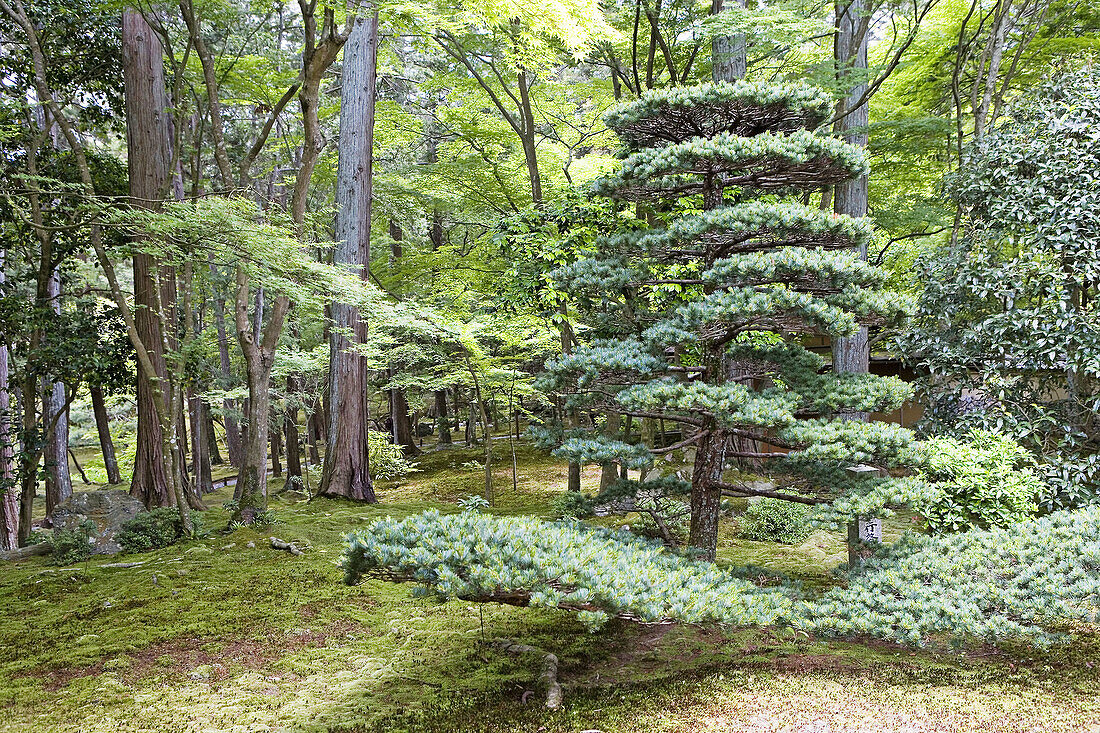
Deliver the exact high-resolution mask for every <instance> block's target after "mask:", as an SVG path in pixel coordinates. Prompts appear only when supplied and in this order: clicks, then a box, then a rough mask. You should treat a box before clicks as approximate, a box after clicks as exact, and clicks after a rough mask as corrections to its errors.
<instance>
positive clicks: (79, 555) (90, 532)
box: [52, 519, 99, 565]
mask: <svg viewBox="0 0 1100 733" xmlns="http://www.w3.org/2000/svg"><path fill="white" fill-rule="evenodd" d="M98 531H99V528H98V527H96V523H95V522H93V521H92V520H90V519H85V520H84V521H83V522H81V524H80V526H79V527H77V528H76V529H58V530H54V533H53V548H52V556H53V562H54V564H55V565H72V564H73V563H78V562H83V561H84V560H87V559H88V558H89V557H91V556H92V538H93V537H94V536H95V534H96V532H98Z"/></svg>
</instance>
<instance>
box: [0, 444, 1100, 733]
mask: <svg viewBox="0 0 1100 733" xmlns="http://www.w3.org/2000/svg"><path fill="white" fill-rule="evenodd" d="M495 447H497V448H499V449H500V452H499V454H496V455H498V456H499V457H498V460H497V463H496V472H495V484H496V492H495V506H494V507H493V508H492V509H491V511H493V512H496V513H501V514H536V515H542V516H550V515H551V513H552V510H551V500H552V499H553V497H554V496H556V495H557V494H559V493H560V492H561V491H562V490H563V489H564V486H565V467H564V465H563V464H561V463H560V462H558V461H556V460H553V459H550V458H548V457H546V456H545V455H541V454H539V453H538V452H536V451H534V450H533V449H531V448H530V447H527V446H521V449H520V465H519V477H520V478H519V481H518V488H516V489H513V488H512V478H511V456H510V454H509V453H508V446H507V443H506V442H504V441H501V442H500V443H499V444H498V445H497V446H495ZM481 455H482V454H481V453H480V450H478V449H471V450H466V449H461V448H455V449H450V450H444V451H436V452H430V453H428V454H426V455H425V456H424V457H423V458H421V459H420V464H421V469H422V472H420V473H415V474H412V475H411V476H409V477H408V479H407V480H405V481H403V482H401V483H400V484H387V485H382V486H380V487H379V495H380V499H381V503H379V504H377V505H373V506H367V505H361V504H355V503H351V502H346V501H338V500H330V499H315V500H313V501H306V499H305V497H304V496H303V495H301V494H297V493H291V492H287V493H283V494H280V493H278V492H279V488H280V482H278V481H273V482H272V484H271V489H272V493H273V496H272V499H271V506H272V507H273V508H274V509H275V511H276V514H277V516H278V517H279V523H278V524H276V525H274V526H273V527H267V528H263V529H261V530H256V529H251V528H244V529H238V530H236V531H234V532H232V533H229V534H219V533H218V532H215V533H214V534H213V535H211V536H210V537H207V538H205V539H202V540H199V541H196V542H191V543H187V544H182V545H175V546H172V547H168V548H163V549H160V550H154V551H152V552H150V553H147V554H143V555H140V556H132V557H130V558H127V559H132V560H140V561H143V562H142V564H141V565H138V566H136V567H132V568H107V567H104V565H106V564H108V563H111V562H117V560H116V559H115V558H101V557H94V558H93V559H92V560H90V561H88V562H87V563H84V564H81V566H80V567H79V568H78V569H72V568H55V567H51V566H49V565H48V564H47V563H46V560H45V559H44V558H34V559H31V560H27V561H24V562H20V563H14V564H8V565H5V566H4V572H3V574H2V575H0V707H3V709H4V716H5V718H4V720H5V726H4V729H5V731H8V730H10V731H13V733H20V732H26V733H31V732H32V731H33V732H34V733H38V732H39V731H48V730H58V731H62V730H73V729H76V728H79V729H81V730H86V731H89V732H92V733H98V732H99V731H111V732H112V733H113V732H115V731H136V730H142V729H145V730H157V731H184V730H188V729H194V728H195V727H196V726H201V727H204V728H211V729H222V728H224V729H231V728H233V727H234V726H236V727H237V728H238V729H245V730H263V729H265V728H284V729H288V730H295V731H297V730H318V731H320V730H347V731H366V730H387V729H388V730H448V731H461V730H495V731H521V730H522V731H528V730H535V729H537V728H538V727H539V726H546V728H547V731H548V733H549V732H552V731H576V730H584V729H586V728H597V729H600V730H603V731H606V732H607V733H611V731H628V730H640V729H645V730H687V729H695V728H698V727H705V726H694V727H693V724H692V723H693V721H705V720H707V719H708V716H722V715H732V713H730V711H731V710H734V711H736V710H737V709H739V708H737V705H739V704H743V705H745V706H746V708H745V709H751V704H750V702H751V701H750V698H749V696H750V693H753V694H758V695H759V699H760V700H761V701H762V702H761V703H760V704H761V705H763V704H764V703H765V702H768V703H770V704H773V705H774V706H775V710H778V711H782V710H797V709H798V705H799V704H807V705H808V704H811V703H812V704H816V703H813V700H814V699H815V698H814V695H816V694H817V693H816V692H815V690H822V689H824V690H826V691H828V694H830V695H832V696H833V698H834V699H836V700H839V701H841V702H844V701H849V702H851V704H852V705H853V706H854V709H856V708H859V709H862V708H860V706H868V705H872V704H874V705H887V706H895V707H899V708H902V709H910V708H913V706H912V705H910V706H909V708H906V707H905V705H906V704H908V703H907V700H908V698H905V697H904V696H903V694H902V693H903V691H904V690H909V691H910V692H911V693H912V695H913V697H912V700H914V701H916V703H914V704H920V705H925V706H927V707H929V709H935V710H941V709H943V708H944V707H946V706H948V705H950V704H954V705H959V706H962V707H960V708H959V709H960V710H964V711H965V710H968V709H969V708H968V707H967V706H970V707H972V708H973V710H974V711H977V712H974V714H973V715H971V716H970V718H967V720H972V721H977V722H972V723H969V724H968V725H969V727H970V728H971V729H974V730H978V729H981V726H980V725H979V723H980V722H981V721H982V720H986V718H982V717H981V716H982V715H984V714H985V713H983V712H982V711H988V710H990V709H992V706H994V705H1000V704H1002V703H1003V704H1005V705H1016V706H1018V709H1019V710H1034V711H1035V714H1036V715H1040V714H1041V715H1049V716H1050V719H1051V720H1053V721H1055V723H1057V721H1058V720H1061V719H1062V718H1066V717H1068V716H1069V715H1070V713H1071V712H1074V713H1076V714H1077V715H1078V716H1079V717H1078V718H1075V720H1079V719H1083V718H1082V717H1081V716H1087V715H1089V714H1090V713H1095V707H1096V705H1097V703H1096V700H1098V699H1100V683H1098V682H1097V679H1096V673H1095V672H1094V670H1093V669H1092V668H1090V667H1089V666H1088V665H1089V664H1092V663H1093V661H1094V660H1095V659H1096V658H1100V644H1097V643H1096V641H1095V640H1094V639H1091V638H1090V637H1082V638H1081V639H1080V640H1079V641H1078V643H1076V644H1075V645H1074V646H1073V648H1072V649H1067V648H1059V649H1056V650H1052V651H1051V652H1050V653H1048V654H1044V655H1040V654H1037V653H1036V652H1035V651H1034V650H1030V649H1026V650H1025V649H1019V650H1009V651H1008V652H998V651H996V650H987V649H976V650H971V652H970V653H968V654H967V655H953V656H933V655H928V654H910V653H909V652H908V651H903V650H899V649H897V648H895V647H892V646H885V645H874V646H863V645H858V644H837V643H828V644H827V643H823V642H816V641H811V640H807V639H804V638H796V637H793V636H791V635H790V634H789V633H784V634H779V633H778V632H776V633H767V632H760V631H751V630H737V629H698V628H692V627H684V628H681V627H639V626H633V625H629V624H624V623H611V624H609V625H608V627H607V628H606V629H605V630H604V631H602V632H601V633H599V634H597V635H594V636H593V635H589V634H587V633H586V632H585V631H584V629H583V627H582V626H581V625H580V624H579V623H578V622H577V620H576V619H575V617H574V616H573V615H572V614H569V613H565V612H552V611H535V610H528V609H516V608H511V607H498V606H480V605H473V604H468V603H464V602H461V601H455V602H450V603H445V604H441V603H438V602H436V601H433V600H430V599H418V598H414V597H412V596H411V594H410V591H411V589H410V588H409V587H405V586H400V585H391V584H385V583H378V582H367V583H364V584H362V585H360V586H356V587H347V586H345V585H343V583H342V582H340V581H341V574H340V571H339V569H338V568H337V567H336V561H337V559H338V557H339V554H340V550H341V547H342V542H343V536H344V535H345V534H346V532H347V531H348V530H349V529H352V528H354V527H357V526H361V525H362V524H363V523H365V522H369V521H371V520H373V519H376V518H379V517H382V516H386V515H393V516H398V517H400V516H405V515H408V514H411V513H415V512H420V511H423V510H424V509H427V508H431V507H436V508H439V509H441V510H443V511H448V510H455V511H457V506H456V505H455V503H454V502H456V501H457V500H458V499H460V498H462V497H463V496H466V495H468V494H472V493H480V490H481V482H482V476H483V474H482V472H481V470H480V469H478V468H464V467H463V466H462V464H464V463H468V462H470V461H472V460H476V459H478V458H479V457H480V456H481ZM598 481H599V471H598V468H592V469H588V470H586V471H585V473H584V477H583V482H584V487H585V490H586V491H594V490H595V489H596V487H597V485H598ZM231 494H232V489H231V488H230V489H222V490H220V491H218V492H216V493H215V494H213V495H210V496H208V497H205V501H206V503H207V504H208V505H209V506H211V507H214V508H213V509H211V510H210V511H209V512H207V513H206V515H205V519H206V520H207V524H208V526H210V527H214V528H221V527H225V526H226V525H227V524H228V520H229V512H228V511H226V510H224V509H221V508H220V505H221V503H222V502H223V501H226V500H227V499H229V498H230V497H231ZM604 521H608V522H609V523H612V524H614V525H620V524H628V523H630V521H631V518H630V517H626V518H623V517H614V518H608V519H606V520H604ZM906 521H907V520H905V519H898V520H895V521H894V523H892V524H888V525H887V527H886V531H887V534H888V536H892V535H891V533H893V534H896V533H897V532H899V531H900V529H901V528H902V527H903V526H904V523H905V522H906ZM735 525H736V522H735V520H734V519H726V520H723V529H722V546H721V549H720V555H721V560H722V561H723V562H729V563H736V564H746V563H751V564H755V565H760V566H764V567H767V568H769V569H772V570H776V571H780V572H784V573H786V574H788V575H791V576H792V577H795V578H798V579H802V580H803V581H804V582H807V583H811V584H822V585H823V584H827V583H829V582H831V581H830V576H829V573H830V571H831V569H832V567H833V566H835V565H836V564H837V563H838V562H840V561H842V560H843V559H844V558H843V553H844V545H843V542H842V538H841V537H840V535H838V534H835V533H825V532H815V533H814V534H813V535H811V537H810V538H809V539H807V540H806V542H804V543H802V544H801V545H795V546H779V545H776V544H773V543H750V542H746V541H743V540H739V539H737V538H736V535H735V529H736V527H735ZM272 535H275V536H278V537H280V538H282V539H285V540H288V541H292V542H295V543H298V544H301V545H303V546H308V547H310V548H311V549H310V550H309V551H307V552H306V554H304V555H302V556H301V557H294V556H292V555H289V554H288V553H286V552H282V551H278V550H273V549H271V548H270V544H269V541H268V538H269V537H270V536H272ZM250 542H251V543H253V544H254V547H252V548H250V547H248V544H249V543H250ZM195 547H202V548H204V550H206V551H207V553H206V554H197V553H189V552H187V551H188V550H189V549H191V548H195ZM223 548H224V549H223ZM498 637H511V638H516V639H520V640H522V641H523V642H524V643H526V644H530V645H532V646H535V647H539V648H542V649H546V650H547V651H551V652H553V653H554V654H556V655H558V657H559V658H560V659H561V678H562V681H563V682H564V683H565V684H566V685H567V692H566V701H567V706H566V709H565V710H563V711H561V712H559V713H554V714H550V713H547V712H545V711H543V710H541V709H540V708H539V706H538V705H536V704H534V703H531V704H527V705H524V704H523V703H522V702H521V699H522V696H523V693H524V691H525V690H529V689H532V688H533V686H534V680H535V677H536V676H537V669H536V668H535V667H534V666H533V663H532V660H530V659H523V658H513V657H508V656H501V654H500V653H499V652H497V651H495V650H493V649H492V648H491V647H490V646H489V645H488V644H487V643H485V642H486V641H489V640H492V639H494V638H498ZM192 676H194V677H195V679H192ZM978 690H980V691H981V694H982V695H984V696H985V697H982V698H981V699H980V700H979V699H978V697H977V696H978ZM753 691H755V692H753ZM799 691H801V692H799ZM798 694H802V695H808V696H809V697H807V698H806V699H805V700H802V699H800V698H797V695H798ZM941 699H942V701H943V702H937V700H941ZM753 704H755V703H753ZM838 704H839V703H838ZM784 706H786V707H784ZM731 719H733V720H736V719H737V718H736V717H734V718H731ZM654 721H655V722H654ZM964 722H965V721H964ZM731 725H732V724H731ZM834 727H836V726H834ZM958 727H960V728H961V729H963V730H965V729H967V726H964V725H960V726H958ZM1051 728H1052V729H1054V730H1058V728H1057V725H1052V726H1051ZM729 729H732V730H736V729H738V728H737V726H736V725H732V727H731V728H729ZM1071 729H1072V727H1068V728H1066V730H1071Z"/></svg>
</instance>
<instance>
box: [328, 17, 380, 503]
mask: <svg viewBox="0 0 1100 733" xmlns="http://www.w3.org/2000/svg"><path fill="white" fill-rule="evenodd" d="M377 44H378V13H377V11H374V12H372V13H371V15H370V17H362V16H360V17H357V18H355V19H354V20H353V21H352V29H351V33H350V35H349V37H348V40H347V43H346V44H345V46H344V76H343V81H342V85H341V112H340V145H339V155H340V159H339V164H338V168H337V173H336V207H337V214H336V240H337V241H336V247H335V248H334V251H333V260H334V262H336V263H337V264H341V265H352V266H354V267H357V268H359V272H360V276H361V277H362V278H363V279H364V280H367V279H368V278H369V275H370V223H371V188H372V183H373V181H372V176H373V171H372V164H373V157H374V156H373V151H372V146H373V144H374V102H375V92H376V87H375V84H376V73H377V67H376V60H377ZM332 321H333V324H334V328H333V330H332V335H331V339H330V361H329V365H330V366H329V400H330V403H331V406H330V410H331V414H332V416H331V418H330V421H329V427H328V450H327V451H326V452H325V465H324V471H323V473H322V475H321V486H320V490H319V493H321V494H323V495H326V496H339V497H344V498H348V499H355V500H358V501H368V502H374V501H377V500H376V498H375V495H374V486H373V485H372V483H371V477H370V453H369V441H368V432H367V430H368V422H367V421H368V419H369V416H370V406H369V402H368V384H369V374H368V369H367V362H366V359H365V358H364V357H362V356H360V355H359V354H356V353H354V352H352V351H350V350H349V349H350V347H351V346H352V342H351V341H349V339H348V335H349V334H350V335H351V336H352V337H353V338H354V339H355V341H356V342H358V343H363V342H365V341H366V338H367V324H366V323H365V322H364V321H363V320H362V319H361V318H360V314H359V311H358V309H357V308H354V307H352V306H349V305H347V304H344V303H333V305H332Z"/></svg>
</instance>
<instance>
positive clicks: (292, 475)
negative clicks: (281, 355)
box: [284, 376, 302, 489]
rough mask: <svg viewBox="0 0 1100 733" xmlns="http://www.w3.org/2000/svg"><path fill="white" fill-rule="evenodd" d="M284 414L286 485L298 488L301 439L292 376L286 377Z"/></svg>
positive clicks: (296, 386)
mask: <svg viewBox="0 0 1100 733" xmlns="http://www.w3.org/2000/svg"><path fill="white" fill-rule="evenodd" d="M286 390H287V401H286V415H285V417H284V430H285V431H286V485H287V487H288V488H292V489H300V488H301V487H302V441H301V438H300V437H299V433H298V407H297V402H296V400H297V393H298V391H299V390H298V380H297V379H296V378H295V377H293V376H288V377H287V378H286Z"/></svg>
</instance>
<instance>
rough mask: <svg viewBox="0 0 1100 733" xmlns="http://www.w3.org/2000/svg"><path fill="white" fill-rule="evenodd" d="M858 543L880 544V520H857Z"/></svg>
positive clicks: (861, 518)
mask: <svg viewBox="0 0 1100 733" xmlns="http://www.w3.org/2000/svg"><path fill="white" fill-rule="evenodd" d="M859 541H860V542H882V520H881V519H877V518H876V519H864V518H863V517H860V518H859Z"/></svg>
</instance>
